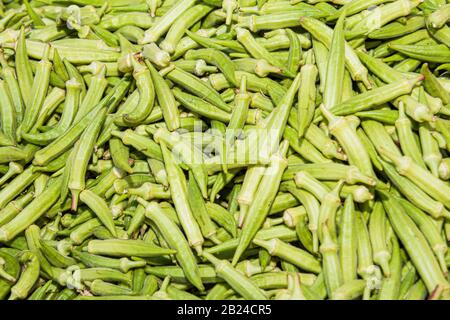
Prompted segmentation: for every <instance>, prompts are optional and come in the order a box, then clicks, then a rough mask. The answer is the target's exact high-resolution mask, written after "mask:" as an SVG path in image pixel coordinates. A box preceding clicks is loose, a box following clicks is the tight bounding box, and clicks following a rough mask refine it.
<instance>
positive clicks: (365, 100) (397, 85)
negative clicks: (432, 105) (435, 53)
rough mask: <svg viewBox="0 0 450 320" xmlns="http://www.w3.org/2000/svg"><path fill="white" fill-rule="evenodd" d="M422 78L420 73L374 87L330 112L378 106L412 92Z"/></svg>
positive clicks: (353, 110)
mask: <svg viewBox="0 0 450 320" xmlns="http://www.w3.org/2000/svg"><path fill="white" fill-rule="evenodd" d="M422 80H423V76H422V75H419V76H417V77H415V78H412V79H403V80H400V81H396V82H393V83H391V84H387V85H385V86H382V87H378V88H374V89H372V90H370V91H367V92H364V93H361V94H359V95H357V96H353V97H352V98H350V99H349V100H347V101H343V102H341V103H339V104H337V105H335V106H333V107H331V108H330V112H332V113H334V114H336V115H346V114H353V113H355V112H359V111H364V110H368V109H371V108H373V107H374V106H378V105H380V104H383V103H385V102H389V101H391V100H393V99H395V98H397V97H400V96H402V95H405V94H408V93H410V92H411V91H412V90H413V88H414V87H415V86H416V85H417V84H418V83H419V82H420V81H422Z"/></svg>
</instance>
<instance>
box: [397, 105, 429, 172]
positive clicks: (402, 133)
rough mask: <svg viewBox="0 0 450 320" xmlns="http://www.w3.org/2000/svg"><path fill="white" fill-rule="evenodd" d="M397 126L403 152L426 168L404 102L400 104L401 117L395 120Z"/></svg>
mask: <svg viewBox="0 0 450 320" xmlns="http://www.w3.org/2000/svg"><path fill="white" fill-rule="evenodd" d="M395 127H396V129H397V134H398V138H399V141H400V146H401V148H402V151H403V154H404V155H405V156H409V157H410V158H411V159H413V160H414V162H415V163H416V164H418V165H419V166H421V167H422V168H426V166H425V162H424V161H423V158H422V152H421V150H420V147H419V145H418V143H417V140H416V138H415V135H414V133H413V131H412V123H411V120H409V118H408V117H407V116H406V115H405V108H404V106H403V103H400V105H399V117H398V119H397V120H396V121H395Z"/></svg>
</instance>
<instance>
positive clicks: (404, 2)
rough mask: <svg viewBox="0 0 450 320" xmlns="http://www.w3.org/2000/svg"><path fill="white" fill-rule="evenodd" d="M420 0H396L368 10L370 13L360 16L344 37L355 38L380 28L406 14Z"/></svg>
mask: <svg viewBox="0 0 450 320" xmlns="http://www.w3.org/2000/svg"><path fill="white" fill-rule="evenodd" d="M420 3H421V1H419V0H416V1H410V0H397V1H394V2H391V3H388V4H385V5H384V6H380V7H377V8H375V9H373V10H370V14H369V15H367V16H366V17H364V18H362V19H361V20H360V21H359V22H358V23H357V24H355V25H354V26H353V27H352V28H351V30H350V31H347V32H346V38H347V39H349V38H355V37H358V36H362V35H367V34H370V33H371V32H372V31H374V30H377V29H380V28H381V27H382V26H383V25H385V24H387V23H389V22H391V21H393V20H395V19H397V18H399V17H403V16H407V15H409V14H410V13H411V11H412V10H413V9H414V8H415V7H417V6H418V5H419V4H420Z"/></svg>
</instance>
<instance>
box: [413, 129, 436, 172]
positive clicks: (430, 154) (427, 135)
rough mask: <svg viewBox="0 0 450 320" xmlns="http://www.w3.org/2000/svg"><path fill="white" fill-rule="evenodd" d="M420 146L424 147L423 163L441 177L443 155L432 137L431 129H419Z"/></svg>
mask: <svg viewBox="0 0 450 320" xmlns="http://www.w3.org/2000/svg"><path fill="white" fill-rule="evenodd" d="M419 137H420V145H421V147H422V153H423V161H424V162H425V164H426V165H427V167H428V168H429V169H430V171H431V173H432V174H433V175H434V176H435V177H438V176H439V164H440V163H441V161H442V154H441V152H440V150H439V145H438V143H437V141H436V140H435V138H434V137H433V136H432V134H431V131H430V129H428V128H427V127H426V126H420V127H419Z"/></svg>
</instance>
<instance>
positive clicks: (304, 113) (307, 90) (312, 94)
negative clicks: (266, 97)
mask: <svg viewBox="0 0 450 320" xmlns="http://www.w3.org/2000/svg"><path fill="white" fill-rule="evenodd" d="M317 73H318V71H317V68H316V66H314V65H313V64H309V63H307V64H305V65H304V66H303V67H302V68H301V70H300V74H301V79H300V87H299V89H298V96H299V97H301V99H300V98H299V99H298V106H297V110H298V115H297V122H298V124H297V131H298V136H299V138H301V137H303V135H304V134H305V131H306V130H307V128H308V127H309V125H310V123H311V121H312V119H313V117H314V109H315V100H316V86H315V83H316V78H317Z"/></svg>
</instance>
